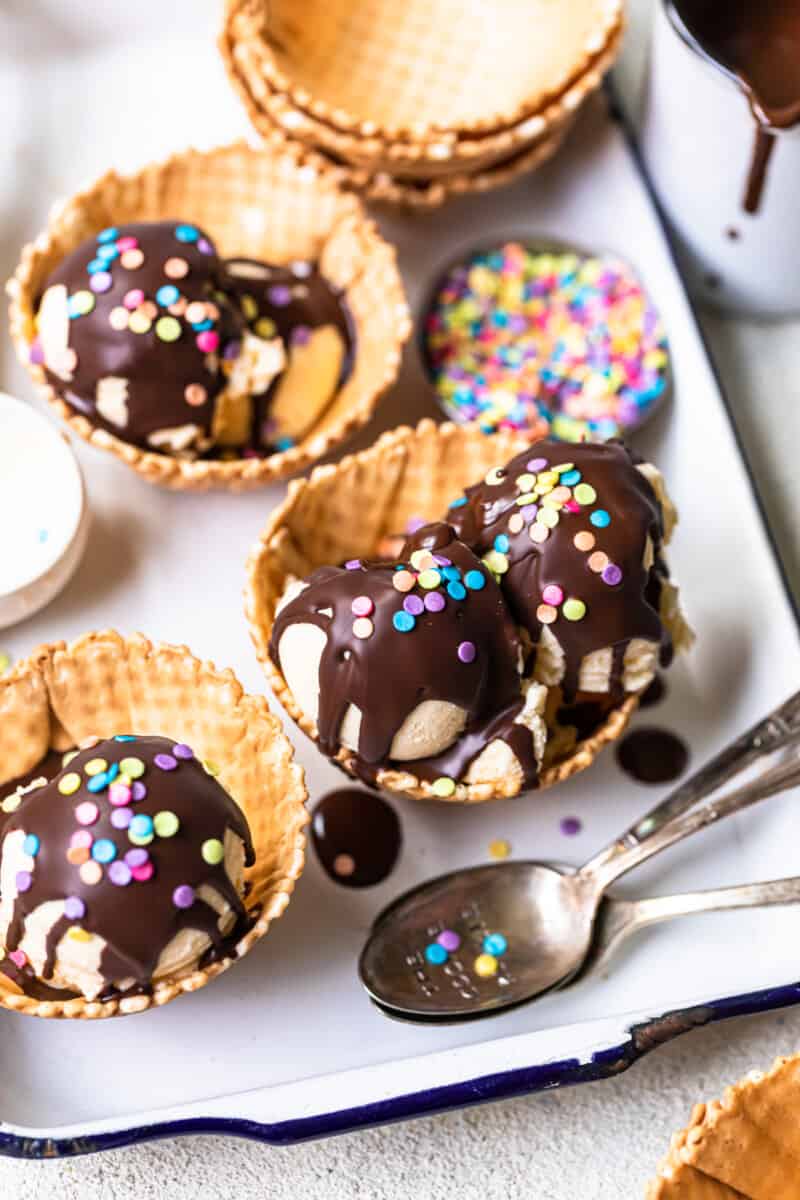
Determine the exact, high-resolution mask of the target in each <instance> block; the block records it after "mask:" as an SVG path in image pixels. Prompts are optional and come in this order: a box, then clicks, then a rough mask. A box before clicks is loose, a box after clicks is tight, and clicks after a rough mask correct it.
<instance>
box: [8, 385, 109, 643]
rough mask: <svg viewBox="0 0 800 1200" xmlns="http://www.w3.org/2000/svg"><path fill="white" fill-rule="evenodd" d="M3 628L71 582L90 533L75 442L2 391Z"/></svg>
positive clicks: (28, 613)
mask: <svg viewBox="0 0 800 1200" xmlns="http://www.w3.org/2000/svg"><path fill="white" fill-rule="evenodd" d="M0 513H1V514H2V518H0V522H1V523H2V528H3V539H2V541H3V545H2V553H0V628H5V627H6V626H7V625H14V624H16V623H17V622H18V621H22V620H24V619H25V618H26V617H29V616H30V615H31V614H32V613H34V612H36V611H37V609H40V608H42V607H43V606H44V605H45V604H49V602H50V601H51V600H52V599H53V598H54V597H55V596H56V595H58V593H59V592H60V591H61V589H62V588H63V587H64V586H65V584H66V583H67V582H68V581H69V579H70V577H71V576H72V574H73V572H74V571H75V569H76V567H77V566H78V563H79V562H80V560H81V556H82V555H83V551H84V550H85V548H86V540H87V536H88V532H89V508H88V504H87V501H86V489H85V487H84V484H83V476H82V475H81V471H80V467H79V466H78V461H77V459H76V458H75V455H74V454H73V453H72V450H71V448H70V445H69V442H68V441H67V439H66V438H65V437H64V436H63V435H62V434H61V433H59V431H58V429H57V428H56V427H55V425H53V424H52V423H51V422H50V421H49V420H48V419H47V418H45V417H43V416H42V415H41V414H40V413H38V412H37V411H36V410H35V409H33V408H31V407H30V405H28V404H23V403H22V402H21V401H19V400H15V399H13V397H11V396H7V395H5V393H3V392H0Z"/></svg>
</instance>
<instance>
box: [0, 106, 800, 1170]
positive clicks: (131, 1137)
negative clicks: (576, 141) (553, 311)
mask: <svg viewBox="0 0 800 1200" xmlns="http://www.w3.org/2000/svg"><path fill="white" fill-rule="evenodd" d="M606 91H607V94H608V98H609V109H610V115H611V117H612V118H613V119H614V120H616V121H617V122H618V123H619V125H620V126H621V128H622V130H623V132H624V135H625V140H626V142H627V146H628V150H629V153H630V155H631V158H632V159H633V162H634V164H635V166H636V168H637V170H638V172H639V175H640V177H641V179H642V181H643V183H644V185H645V188H646V189H647V193H648V195H649V197H650V201H651V203H652V205H653V208H654V209H655V211H656V214H657V216H658V219H659V221H660V223H661V227H662V230H663V231H664V234H665V237H666V239H667V244H668V248H669V253H670V257H671V258H672V261H673V265H674V266H675V269H676V271H678V273H679V274H680V271H679V269H678V264H677V261H676V258H675V252H674V247H673V245H672V242H671V239H670V236H669V233H668V230H667V225H666V221H665V219H664V213H663V210H662V208H661V205H660V204H659V201H658V198H657V196H656V194H655V192H654V190H653V186H652V183H651V181H650V178H649V176H648V174H647V171H646V169H645V166H644V163H643V161H642V158H641V155H640V153H639V149H638V146H637V144H636V141H635V138H634V136H633V133H632V131H631V128H630V125H629V123H628V121H627V118H626V116H625V113H624V112H623V110H622V107H621V105H620V104H619V103H618V102H617V98H616V95H615V92H614V89H613V86H612V85H610V84H608V83H607V85H606ZM687 299H688V303H689V308H690V310H691V316H692V319H693V321H694V325H695V331H696V333H697V335H698V337H699V338H700V341H701V343H702V345H703V349H704V350H705V353H706V357H707V358H708V361H709V363H710V365H711V370H712V372H713V374H714V378H715V380H716V383H717V387H718V389H719V393H720V396H721V397H722V403H723V406H724V408H725V413H726V416H727V418H728V423H729V425H730V427H731V431H732V433H733V436H734V440H735V442H736V447H737V450H738V452H739V456H740V458H741V460H742V463H743V464H744V469H745V472H746V474H747V479H748V482H749V484H750V490H751V492H752V496H753V500H754V502H755V505H756V508H757V510H758V514H759V516H760V518H761V524H762V526H763V528H764V533H765V535H766V538H767V542H768V544H769V547H770V549H771V551H772V555H773V558H774V559H775V563H776V565H777V567H778V573H779V575H780V579H781V583H782V585H783V589H784V592H785V593H786V598H787V599H788V601H789V606H790V608H791V610H792V613H793V615H794V619H795V622H796V624H797V628H798V633H800V605H798V602H797V601H796V600H795V597H794V595H793V593H792V590H791V588H790V586H789V580H788V577H787V575H786V569H785V567H784V565H783V562H782V560H781V557H780V555H779V553H778V548H777V545H776V542H775V538H774V535H773V533H772V529H771V528H770V525H769V522H768V521H767V516H766V512H765V510H764V505H763V502H762V499H761V496H760V495H759V492H758V488H757V486H756V481H755V478H754V476H753V472H752V470H751V469H750V463H749V461H748V458H747V454H746V452H745V449H744V446H743V445H742V440H741V438H740V436H739V431H738V429H737V427H736V422H735V421H734V419H733V413H732V412H731V406H730V402H729V400H728V397H727V394H726V392H725V389H724V387H723V384H722V380H721V378H720V376H719V372H718V370H717V366H716V363H715V362H714V358H713V356H712V354H711V351H710V348H709V345H708V341H707V339H706V337H705V334H704V333H703V330H702V327H701V325H700V323H699V321H698V319H697V312H696V309H695V306H694V304H693V302H692V299H691V297H687ZM797 1003H800V981H798V982H796V983H789V984H784V985H782V986H780V987H774V988H763V989H761V990H760V991H756V992H746V993H744V994H743V995H740V996H723V997H721V998H720V999H718V1000H709V1001H708V1002H707V1003H705V1004H697V1005H692V1006H691V1007H689V1008H674V1009H670V1010H669V1011H668V1012H665V1013H662V1014H660V1015H659V1016H656V1017H651V1018H649V1019H648V1020H646V1021H641V1022H639V1023H638V1024H635V1025H632V1026H631V1027H630V1028H629V1030H628V1035H629V1036H628V1038H627V1039H626V1040H625V1041H624V1042H622V1043H621V1044H620V1045H618V1046H609V1047H607V1048H604V1049H602V1050H598V1051H596V1052H595V1053H594V1054H593V1055H592V1057H591V1060H590V1061H589V1062H587V1063H581V1062H580V1061H579V1060H578V1059H576V1058H567V1059H563V1060H561V1061H559V1062H548V1063H539V1064H534V1065H532V1066H527V1067H514V1068H512V1069H510V1070H508V1071H500V1072H497V1073H496V1074H491V1075H482V1076H479V1077H478V1078H477V1079H465V1080H462V1081H461V1082H459V1083H451V1084H446V1085H444V1086H442V1087H436V1088H426V1089H423V1090H422V1091H419V1092H409V1093H407V1094H406V1095H403V1096H394V1097H392V1098H391V1099H390V1100H381V1101H378V1102H376V1103H373V1104H364V1105H360V1106H359V1107H357V1108H346V1109H340V1110H339V1111H337V1112H326V1113H319V1114H316V1115H314V1116H310V1117H298V1118H296V1119H294V1120H288V1121H276V1122H272V1123H270V1124H263V1123H261V1122H259V1121H249V1120H246V1119H244V1118H240V1117H190V1118H186V1119H184V1120H175V1121H156V1122H153V1123H151V1124H147V1125H137V1126H133V1127H128V1128H125V1129H119V1130H109V1131H107V1132H104V1133H97V1134H91V1133H89V1134H85V1135H83V1136H80V1137H65V1138H50V1137H24V1136H21V1135H19V1134H15V1133H5V1132H3V1130H2V1126H0V1154H1V1155H5V1156H7V1157H10V1158H25V1159H42V1158H51V1159H52V1158H68V1157H72V1156H74V1155H78V1154H95V1153H98V1152H99V1151H101V1150H115V1149H119V1148H121V1147H123V1146H132V1145H135V1144H137V1143H140V1142H149V1141H155V1140H157V1139H159V1138H171V1137H181V1136H186V1135H188V1134H202V1133H206V1134H209V1133H213V1134H224V1135H226V1136H228V1137H242V1138H249V1139H251V1140H253V1141H258V1142H264V1143H265V1144H267V1145H273V1146H285V1145H291V1144H293V1143H296V1142H304V1141H311V1140H313V1139H316V1138H323V1137H331V1136H333V1135H334V1134H337V1133H352V1132H354V1131H355V1130H359V1129H367V1128H369V1127H371V1126H374V1125H385V1124H388V1123H390V1122H393V1121H404V1120H408V1119H409V1118H411V1117H424V1116H430V1115H432V1114H433V1113H439V1112H445V1111H447V1110H448V1109H458V1108H469V1107H471V1106H473V1105H476V1104H483V1103H484V1102H485V1101H487V1100H508V1099H511V1098H512V1097H514V1096H522V1095H528V1094H531V1093H533V1092H541V1091H545V1090H550V1089H552V1088H557V1087H571V1086H574V1085H575V1084H578V1083H591V1082H593V1081H595V1080H598V1079H609V1078H611V1077H612V1076H614V1075H620V1074H622V1072H623V1071H626V1070H627V1069H628V1067H630V1066H631V1065H632V1064H633V1063H635V1062H636V1061H637V1060H638V1059H640V1058H643V1057H644V1055H645V1054H647V1053H648V1052H649V1051H650V1050H654V1049H656V1047H657V1046H661V1045H663V1044H664V1043H665V1042H668V1041H671V1040H672V1038H675V1037H678V1036H679V1035H680V1034H681V1033H686V1032H688V1030H690V1029H695V1028H698V1027H699V1026H702V1025H710V1024H711V1023H712V1022H715V1021H725V1020H727V1019H728V1018H730V1017H741V1016H750V1015H753V1014H754V1013H762V1012H769V1011H770V1010H773V1009H778V1008H788V1007H789V1006H790V1005H793V1004H797Z"/></svg>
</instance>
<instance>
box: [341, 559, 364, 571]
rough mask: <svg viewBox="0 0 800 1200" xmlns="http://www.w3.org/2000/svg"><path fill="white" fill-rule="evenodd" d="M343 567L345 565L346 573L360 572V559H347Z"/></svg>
mask: <svg viewBox="0 0 800 1200" xmlns="http://www.w3.org/2000/svg"><path fill="white" fill-rule="evenodd" d="M344 565H345V570H347V571H360V570H361V559H360V558H351V559H348V561H347V562H346V563H345V564H344Z"/></svg>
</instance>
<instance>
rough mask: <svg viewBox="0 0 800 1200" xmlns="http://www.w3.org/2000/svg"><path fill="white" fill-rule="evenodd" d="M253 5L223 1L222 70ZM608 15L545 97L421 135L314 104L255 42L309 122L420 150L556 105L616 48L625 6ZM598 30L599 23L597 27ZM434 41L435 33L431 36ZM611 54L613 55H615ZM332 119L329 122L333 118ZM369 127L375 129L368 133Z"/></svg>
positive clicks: (274, 80)
mask: <svg viewBox="0 0 800 1200" xmlns="http://www.w3.org/2000/svg"><path fill="white" fill-rule="evenodd" d="M253 4H254V0H225V9H224V17H223V26H222V30H221V33H220V35H219V45H220V49H221V51H222V54H223V57H224V58H225V60H226V67H227V66H228V55H229V53H230V47H231V45H232V41H233V39H232V38H231V35H230V31H231V29H232V27H233V25H234V23H235V22H236V21H237V19H239V17H240V16H241V15H242V14H243V13H244V10H246V9H252V8H253ZM606 7H607V9H608V12H607V13H606V15H605V23H604V25H603V41H602V45H601V46H600V47H599V49H595V50H593V51H592V50H590V49H587V48H586V47H582V49H581V51H580V54H581V61H580V63H578V59H577V55H576V66H575V67H574V69H573V70H572V71H571V72H570V74H569V76H568V77H567V78H566V79H564V80H563V82H562V83H561V85H560V86H558V87H556V88H554V89H553V91H552V92H546V93H542V94H540V95H538V96H537V97H536V98H535V99H532V100H529V101H527V102H521V103H520V104H518V105H517V106H516V107H515V108H514V109H511V110H509V111H508V112H506V113H504V114H502V115H496V116H494V117H489V118H482V119H480V120H472V121H460V122H453V123H447V124H441V123H438V122H429V123H427V124H425V126H424V129H423V128H422V127H421V125H420V126H418V127H417V128H411V127H410V126H405V125H385V126H379V125H378V124H377V123H376V122H374V121H370V120H367V119H365V118H362V117H357V116H355V115H354V114H352V113H348V112H346V111H345V110H344V109H342V108H341V107H339V106H333V105H330V104H328V103H327V102H326V101H323V100H321V99H315V98H314V97H313V96H311V95H310V94H309V93H308V91H307V90H306V89H305V88H303V87H299V86H298V85H296V84H295V83H294V82H293V80H292V79H291V77H289V76H288V75H285V74H284V73H283V72H282V71H281V69H280V67H279V66H278V63H277V60H276V59H275V56H274V55H273V53H272V51H271V48H270V46H269V43H268V42H267V40H266V39H265V38H260V39H259V42H260V51H261V53H260V59H261V62H262V64H263V67H264V75H265V79H266V80H267V82H268V83H269V85H270V86H271V87H272V89H273V91H275V92H277V93H279V94H281V95H285V96H287V97H288V98H289V99H290V100H291V102H292V104H293V105H294V106H295V107H297V108H299V109H301V111H306V105H307V104H309V103H312V104H313V105H314V106H315V107H316V109H317V111H316V112H309V115H310V116H312V117H313V118H314V119H315V120H322V121H324V122H325V123H326V124H327V125H329V126H330V127H331V128H332V129H334V130H340V131H341V132H342V133H345V134H352V133H353V132H354V131H355V133H356V134H357V135H358V134H359V133H360V135H361V136H363V137H369V138H374V137H378V138H380V139H382V140H384V141H386V142H387V143H397V142H406V143H407V144H409V145H411V146H413V145H421V146H425V145H427V144H429V143H430V142H431V141H433V142H437V141H440V140H441V138H442V137H446V136H447V135H448V134H450V135H456V136H457V137H465V138H466V137H471V138H475V139H479V138H483V137H487V136H492V135H494V134H497V133H501V132H504V131H506V130H508V129H510V128H512V127H513V126H515V125H519V124H521V123H522V122H524V121H526V120H528V119H530V118H532V117H534V116H536V114H537V113H538V112H539V111H540V110H541V109H543V108H546V107H547V106H548V104H551V103H553V102H555V101H557V100H558V97H559V96H560V95H562V94H563V93H564V92H566V91H567V90H569V88H570V87H571V86H572V85H574V84H575V83H577V82H578V81H579V80H580V78H581V77H582V76H583V75H585V74H586V73H588V72H590V71H591V70H592V66H593V60H594V59H596V58H599V57H600V56H601V55H603V54H605V52H606V51H607V50H608V48H609V46H611V45H612V44H616V46H617V47H618V45H619V42H620V41H621V36H622V34H623V32H624V29H625V5H624V0H609V3H608V4H607V5H606ZM598 25H599V22H598ZM434 36H435V33H434ZM615 52H616V51H615ZM334 113H335V114H336V116H335V118H334V115H333V114H334ZM365 125H366V126H368V127H369V129H368V131H364V126H365ZM372 126H375V129H374V130H373V129H372Z"/></svg>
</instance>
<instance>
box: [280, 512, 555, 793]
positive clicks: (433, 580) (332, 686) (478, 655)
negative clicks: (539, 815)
mask: <svg viewBox="0 0 800 1200" xmlns="http://www.w3.org/2000/svg"><path fill="white" fill-rule="evenodd" d="M270 653H271V655H272V658H273V661H274V662H275V663H276V665H277V666H278V667H279V668H280V670H281V671H282V673H283V675H284V678H285V679H286V682H287V685H288V687H289V689H290V691H291V692H292V695H293V697H294V699H295V702H296V703H297V704H298V706H299V707H300V708H301V709H302V711H303V713H304V714H305V716H306V717H307V719H308V720H309V721H312V722H313V723H314V724H315V726H316V730H317V735H318V739H319V743H320V747H321V749H322V750H323V752H324V753H326V754H328V755H329V756H331V757H337V755H340V752H341V751H342V750H344V751H345V752H349V753H348V754H347V755H346V757H347V759H348V761H349V762H350V763H351V764H352V763H355V764H356V768H357V773H359V774H360V775H361V776H362V777H364V778H368V779H372V778H374V777H375V774H376V772H377V771H379V770H380V769H381V768H382V767H383V768H391V767H396V766H398V764H403V767H404V768H405V769H407V770H408V771H409V772H414V773H415V774H416V775H417V776H418V777H419V778H421V779H428V780H431V781H436V780H441V779H447V780H451V781H456V782H458V781H462V780H472V781H478V780H482V779H484V778H486V777H487V774H488V773H491V771H492V770H493V769H494V768H496V769H498V770H500V771H501V772H502V771H504V770H510V769H512V768H513V767H516V769H518V770H519V771H521V772H522V775H523V779H524V782H525V783H526V785H528V786H530V784H531V783H532V782H533V781H534V780H535V777H536V774H537V772H538V766H539V763H540V761H541V756H542V752H543V749H544V739H545V737H546V733H545V727H544V723H543V721H542V712H543V707H544V695H543V689H541V695H540V692H539V689H538V688H536V689H534V691H533V693H531V694H530V695H529V694H528V693H527V691H526V692H523V687H522V676H521V672H522V662H523V658H522V647H521V642H520V638H519V634H518V631H517V629H516V627H515V624H514V622H513V620H512V619H511V617H510V614H509V613H508V610H507V608H506V605H505V602H504V600H503V596H502V593H501V592H500V589H499V588H498V586H497V584H496V583H495V581H494V580H493V578H492V576H491V572H490V571H488V570H487V569H486V568H485V567H484V566H482V565H481V563H480V562H479V561H478V560H477V559H476V558H475V556H474V555H473V554H472V552H471V551H470V550H469V549H467V547H466V546H464V545H463V544H462V543H461V542H459V541H458V540H457V539H456V538H454V536H453V531H452V529H451V528H450V527H449V526H447V525H429V526H425V527H423V528H422V529H421V530H419V531H418V532H417V533H416V534H415V535H414V536H413V537H412V538H411V539H410V541H409V542H408V543H407V544H406V546H405V547H404V549H403V552H402V554H401V555H400V557H399V558H398V560H397V562H391V563H386V562H380V563H370V562H362V561H361V560H353V561H351V562H348V563H347V564H346V565H345V566H344V567H322V568H320V569H319V570H317V571H315V572H314V573H313V574H312V575H311V576H310V578H309V579H308V580H307V581H305V582H297V583H295V584H293V585H290V588H289V589H287V592H286V594H285V595H284V598H283V602H282V603H281V605H280V606H279V608H278V612H277V614H276V619H275V625H274V629H273V634H272V640H271V647H270ZM503 748H505V753H504V749H503Z"/></svg>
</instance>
